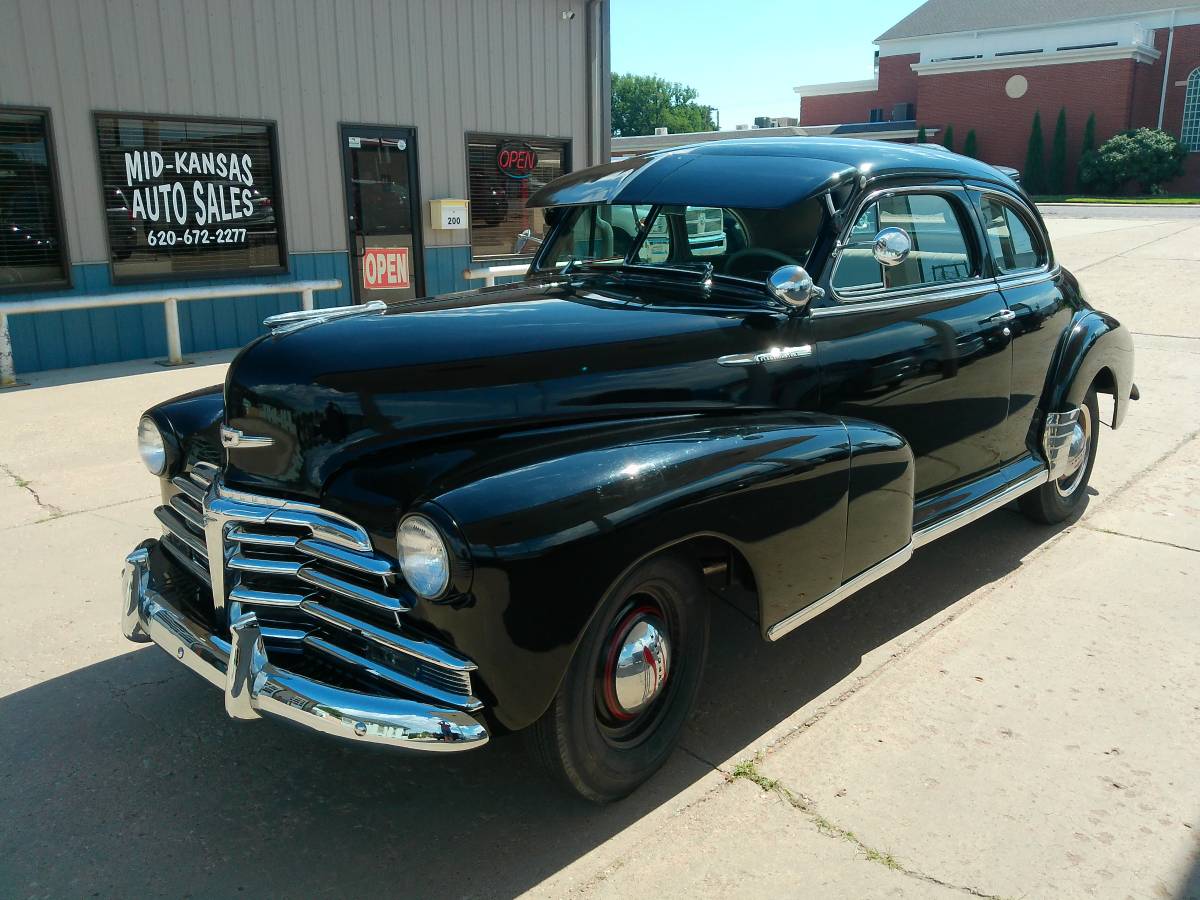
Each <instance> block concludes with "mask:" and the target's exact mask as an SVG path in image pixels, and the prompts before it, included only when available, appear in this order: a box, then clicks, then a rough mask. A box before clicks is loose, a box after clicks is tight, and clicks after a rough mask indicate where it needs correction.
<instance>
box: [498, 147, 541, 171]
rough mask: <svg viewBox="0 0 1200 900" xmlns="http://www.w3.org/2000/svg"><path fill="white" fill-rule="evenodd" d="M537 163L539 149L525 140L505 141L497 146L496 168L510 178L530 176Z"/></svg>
mask: <svg viewBox="0 0 1200 900" xmlns="http://www.w3.org/2000/svg"><path fill="white" fill-rule="evenodd" d="M537 164H538V155H537V151H536V150H534V149H533V148H532V147H531V146H529V145H528V144H527V143H525V142H524V141H505V142H504V143H503V144H501V145H500V146H499V147H497V148H496V168H497V169H499V170H500V171H501V172H503V173H504V174H505V175H507V176H508V177H509V178H528V177H529V176H530V175H532V174H533V170H534V169H536V168H537Z"/></svg>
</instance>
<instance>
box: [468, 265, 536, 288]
mask: <svg viewBox="0 0 1200 900" xmlns="http://www.w3.org/2000/svg"><path fill="white" fill-rule="evenodd" d="M528 271H529V263H511V264H509V265H505V266H476V267H474V268H466V269H463V273H462V277H463V278H464V279H466V280H467V281H477V280H479V279H480V278H482V279H483V286H484V287H495V286H496V279H497V278H504V277H505V276H506V275H524V274H525V273H526V272H528Z"/></svg>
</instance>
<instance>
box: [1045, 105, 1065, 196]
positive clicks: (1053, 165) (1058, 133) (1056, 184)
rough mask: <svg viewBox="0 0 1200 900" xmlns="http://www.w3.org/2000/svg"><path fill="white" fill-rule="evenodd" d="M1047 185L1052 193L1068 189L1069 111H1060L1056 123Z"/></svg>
mask: <svg viewBox="0 0 1200 900" xmlns="http://www.w3.org/2000/svg"><path fill="white" fill-rule="evenodd" d="M1046 187H1047V188H1048V189H1049V191H1050V193H1051V194H1061V193H1062V192H1063V191H1065V190H1066V189H1067V111H1066V109H1060V110H1059V111H1058V121H1057V122H1056V123H1055V124H1054V141H1053V142H1052V143H1051V145H1050V171H1049V173H1048V174H1047V176H1046Z"/></svg>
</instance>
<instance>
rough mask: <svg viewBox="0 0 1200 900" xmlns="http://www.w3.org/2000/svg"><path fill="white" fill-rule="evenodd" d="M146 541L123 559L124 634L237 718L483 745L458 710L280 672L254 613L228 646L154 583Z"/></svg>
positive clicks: (408, 744) (428, 745) (447, 747)
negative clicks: (187, 673) (208, 690)
mask: <svg viewBox="0 0 1200 900" xmlns="http://www.w3.org/2000/svg"><path fill="white" fill-rule="evenodd" d="M154 543H155V542H154V541H152V540H151V541H145V542H143V543H142V544H141V545H139V546H138V547H137V548H136V549H135V550H134V551H133V552H132V553H130V554H129V556H127V557H126V559H125V568H124V571H123V572H122V595H121V630H122V632H123V633H124V634H125V636H126V637H128V638H129V639H130V640H133V641H137V642H140V643H144V642H147V641H153V642H154V643H156V644H158V645H159V646H160V647H162V648H163V649H164V650H165V651H166V652H167V653H168V654H170V655H171V656H173V657H175V658H176V659H178V660H179V661H180V662H182V663H183V664H184V665H185V666H187V667H188V668H189V669H191V670H192V671H194V672H196V673H197V674H199V675H200V676H202V677H203V678H204V679H206V680H207V681H208V682H209V683H210V684H213V685H215V686H216V687H219V688H221V689H223V690H224V692H225V711H226V712H227V713H228V714H229V715H230V716H231V717H233V718H236V719H256V718H259V717H260V716H262V715H272V716H276V717H278V718H282V719H287V720H289V721H291V722H294V723H296V724H297V725H301V726H303V727H305V728H308V729H310V730H312V731H319V732H322V733H323V734H328V735H330V736H332V737H337V738H341V739H343V740H347V741H354V742H359V743H364V742H365V743H373V744H383V745H385V746H390V747H397V748H409V749H413V750H424V751H432V752H450V751H456V750H469V749H473V748H475V747H482V746H483V745H484V744H486V743H487V741H488V732H487V729H486V728H485V727H484V725H483V723H482V722H480V721H479V720H478V719H476V718H475V717H474V716H472V715H470V714H468V713H466V712H463V711H462V710H460V709H453V708H446V707H442V706H436V705H432V704H427V703H421V702H418V701H415V700H407V699H403V698H400V697H386V696H378V695H374V694H364V693H361V692H359V691H349V690H345V689H343V688H337V687H334V686H332V685H328V684H323V683H322V682H319V681H312V680H311V679H308V678H303V677H301V676H299V675H296V674H294V673H292V672H289V671H287V670H286V669H280V668H277V667H276V666H275V665H273V664H272V663H271V662H270V661H268V659H267V652H266V645H265V644H264V642H263V632H264V629H262V628H261V627H260V626H259V624H258V619H257V617H256V616H255V615H254V613H246V614H245V615H242V616H239V617H238V618H237V619H236V620H235V621H234V622H233V623H232V624H231V626H230V633H231V635H232V638H233V639H232V641H231V642H230V643H226V642H225V641H223V640H221V639H220V638H217V637H216V636H215V635H213V634H210V633H209V632H207V631H205V630H204V629H203V628H201V627H200V626H199V625H197V624H195V623H194V622H192V621H190V620H189V619H188V618H187V617H186V616H185V615H184V614H183V613H182V612H180V611H179V610H177V609H175V608H174V607H172V606H171V604H170V603H169V602H168V601H167V600H166V598H165V597H164V596H163V595H162V593H161V592H160V591H159V590H158V588H157V586H156V585H155V584H154V583H153V581H152V578H151V574H150V568H149V550H150V548H151V547H153V546H154Z"/></svg>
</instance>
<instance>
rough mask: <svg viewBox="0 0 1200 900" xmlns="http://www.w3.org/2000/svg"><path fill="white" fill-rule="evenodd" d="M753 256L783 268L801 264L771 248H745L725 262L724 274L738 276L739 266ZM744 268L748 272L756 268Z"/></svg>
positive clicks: (731, 255)
mask: <svg viewBox="0 0 1200 900" xmlns="http://www.w3.org/2000/svg"><path fill="white" fill-rule="evenodd" d="M753 256H758V257H762V258H763V259H767V260H770V261H771V262H774V263H778V264H779V265H781V266H798V265H800V263H798V262H797V261H796V260H794V259H793V258H792V257H790V256H788V255H787V254H786V253H781V252H780V251H778V250H772V249H771V248H770V247H744V248H743V249H741V250H738V251H736V252H734V253H731V254H730V255H729V259H727V260H725V267H724V269H723V271H724V273H725V274H726V275H737V274H738V272H737V268H738V264H739V263H743V264H744V263H745V261H746V260H747V259H749V258H750V257H753ZM743 267H744V268H745V269H747V270H752V269H753V268H755V267H751V266H743ZM747 274H749V272H747Z"/></svg>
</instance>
